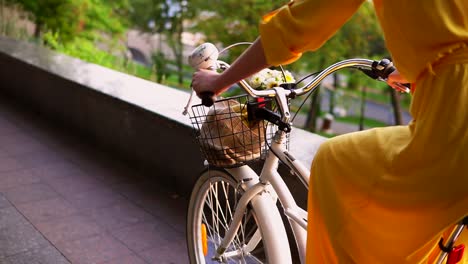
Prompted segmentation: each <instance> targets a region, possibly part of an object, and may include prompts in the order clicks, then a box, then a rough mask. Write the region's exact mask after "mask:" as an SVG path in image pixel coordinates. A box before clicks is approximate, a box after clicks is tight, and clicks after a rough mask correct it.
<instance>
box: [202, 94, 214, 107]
mask: <svg viewBox="0 0 468 264" xmlns="http://www.w3.org/2000/svg"><path fill="white" fill-rule="evenodd" d="M200 98H201V103H202V105H204V106H206V107H210V106H212V105H213V104H214V101H215V100H214V93H213V92H201V93H200Z"/></svg>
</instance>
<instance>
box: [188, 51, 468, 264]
mask: <svg viewBox="0 0 468 264" xmlns="http://www.w3.org/2000/svg"><path fill="white" fill-rule="evenodd" d="M204 45H205V46H204ZM232 46H233V45H232ZM213 47H214V46H212V45H211V44H203V45H202V46H200V47H198V48H197V49H195V50H194V52H193V53H192V56H193V57H195V58H196V59H195V60H196V61H197V62H196V63H193V64H192V65H194V66H195V67H197V66H200V65H201V67H205V68H209V67H210V68H212V69H219V70H225V69H227V68H228V67H229V64H227V63H226V62H223V61H221V60H218V54H217V53H216V52H217V51H215V50H213V49H214V48H213ZM228 48H229V47H228ZM344 68H355V69H358V70H360V71H362V72H364V73H365V74H366V75H368V76H369V77H371V78H373V79H377V80H381V81H384V80H385V79H386V78H387V76H388V74H390V73H391V72H392V71H393V70H394V67H393V64H392V63H391V62H390V61H389V60H387V59H383V60H380V61H374V60H367V59H348V60H343V61H340V62H337V63H335V64H333V65H331V66H329V67H327V68H326V69H324V70H323V71H321V72H319V73H317V74H311V75H308V76H306V78H303V79H301V80H300V81H298V82H296V83H284V84H281V85H279V86H277V87H273V88H271V89H267V90H255V89H253V88H252V87H251V86H250V85H249V84H248V83H247V82H246V80H242V81H241V82H239V86H240V87H242V88H243V90H244V91H245V92H246V93H247V94H245V95H240V96H237V97H232V98H226V99H221V100H217V101H213V100H212V96H213V95H212V94H209V93H205V94H202V104H198V105H194V106H192V112H191V114H190V119H191V122H192V124H193V126H194V128H195V131H196V138H197V140H198V142H199V144H200V148H201V151H202V153H203V155H204V157H205V158H206V160H207V161H208V162H206V164H205V165H208V166H207V168H206V169H205V171H203V172H202V173H201V175H200V177H199V178H198V180H197V181H196V183H195V185H194V188H193V190H192V194H191V197H190V202H189V208H188V214H187V245H188V251H189V257H190V262H191V263H280V264H285V263H291V261H292V256H291V249H290V244H289V241H288V235H287V231H286V228H285V223H284V222H283V218H282V216H281V213H282V214H283V215H284V216H286V218H287V219H288V222H289V225H290V228H291V230H292V233H293V239H294V240H295V245H296V247H297V251H298V255H299V259H300V262H301V263H304V262H305V250H306V235H307V233H306V232H307V212H306V211H305V210H304V209H302V208H300V207H299V206H298V205H297V204H296V201H295V199H294V197H293V195H292V194H291V191H290V190H289V189H288V187H287V185H286V183H285V182H284V180H283V178H282V177H281V175H280V174H279V172H278V170H277V169H278V165H279V163H280V162H281V163H282V164H284V165H285V166H287V168H289V169H290V171H291V173H292V174H294V175H295V176H297V177H298V178H299V180H300V181H301V182H302V183H303V184H304V186H305V188H308V183H309V174H310V173H309V170H308V169H307V168H306V167H305V166H304V165H303V164H302V163H301V162H300V161H299V160H297V159H296V158H294V156H293V155H292V154H291V153H290V152H289V151H288V145H287V143H288V137H287V136H288V134H289V132H290V131H291V123H290V121H291V113H290V108H289V105H290V100H291V99H293V98H296V97H298V96H301V95H305V94H308V93H312V92H313V91H314V90H315V89H316V88H317V87H318V85H319V84H320V83H321V82H322V81H323V79H324V78H325V77H326V76H328V75H330V74H332V73H334V72H336V71H338V70H340V69H344ZM307 78H312V79H311V80H310V81H308V82H307V83H306V84H305V85H303V86H302V87H298V86H299V85H300V82H302V81H304V80H305V79H307ZM206 106H211V107H210V108H207V107H206ZM186 109H187V108H186ZM219 109H221V110H219ZM245 113H247V117H245ZM220 122H225V123H223V124H220ZM226 123H227V125H226ZM207 124H211V125H207ZM229 124H230V125H229ZM239 124H240V125H239ZM252 124H254V125H253V126H252ZM236 125H239V126H240V128H239V127H237V128H236V129H237V130H236V129H233V127H234V126H236ZM207 126H208V127H209V129H208V130H207V129H206V127H207ZM216 129H218V130H223V133H224V134H223V133H219V131H218V132H213V130H215V131H216ZM226 130H227V131H228V132H229V130H231V131H230V133H226ZM252 131H253V132H252ZM262 134H263V136H260V135H262ZM226 142H228V143H229V144H230V146H229V147H223V143H226ZM258 160H262V161H263V166H262V168H261V172H260V175H258V174H257V173H256V172H255V171H254V169H253V168H252V167H251V166H250V165H251V164H252V163H253V162H256V161H258ZM278 201H279V205H280V206H281V207H282V210H281V212H280V210H279V209H278V207H277V204H278ZM467 224H468V217H466V218H465V219H464V220H462V221H461V222H460V224H459V225H458V226H457V227H456V229H455V230H454V232H453V233H452V235H451V236H450V238H449V239H448V240H447V241H446V242H445V243H443V242H444V241H443V240H441V241H440V243H439V246H440V248H441V251H442V253H441V254H440V256H439V259H438V260H437V263H438V264H439V263H443V261H444V260H445V259H446V258H448V262H447V263H451V264H453V263H456V262H458V261H459V259H461V255H462V251H463V250H462V247H461V246H454V244H455V241H456V239H457V238H458V237H459V235H460V234H461V232H462V231H463V230H464V228H465V226H466V225H467ZM460 252H461V254H460ZM447 256H448V257H447Z"/></svg>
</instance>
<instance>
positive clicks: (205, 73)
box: [192, 38, 270, 94]
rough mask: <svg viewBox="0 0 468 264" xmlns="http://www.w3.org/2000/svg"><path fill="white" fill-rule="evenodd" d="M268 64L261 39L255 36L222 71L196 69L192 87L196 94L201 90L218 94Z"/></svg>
mask: <svg viewBox="0 0 468 264" xmlns="http://www.w3.org/2000/svg"><path fill="white" fill-rule="evenodd" d="M268 66H270V65H268V63H267V61H266V58H265V54H264V52H263V46H262V42H261V39H260V38H257V40H255V42H254V43H253V44H252V45H251V46H250V47H249V48H247V49H246V50H245V51H244V52H243V53H242V54H241V55H240V56H239V58H237V59H236V60H235V61H234V63H233V64H232V65H231V67H229V68H228V69H227V70H226V71H224V72H223V73H221V74H219V73H217V72H214V71H210V70H203V69H200V70H198V71H196V72H195V73H194V74H193V78H192V88H193V89H194V90H195V92H196V93H197V94H200V93H201V92H213V93H214V94H220V93H222V92H224V91H225V90H227V89H228V88H229V87H230V86H231V85H233V84H235V83H237V82H239V81H241V80H242V79H245V78H247V77H249V76H251V75H252V74H254V73H256V72H259V71H260V70H262V69H264V68H267V67H268Z"/></svg>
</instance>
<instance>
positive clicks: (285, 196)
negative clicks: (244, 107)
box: [215, 59, 373, 263]
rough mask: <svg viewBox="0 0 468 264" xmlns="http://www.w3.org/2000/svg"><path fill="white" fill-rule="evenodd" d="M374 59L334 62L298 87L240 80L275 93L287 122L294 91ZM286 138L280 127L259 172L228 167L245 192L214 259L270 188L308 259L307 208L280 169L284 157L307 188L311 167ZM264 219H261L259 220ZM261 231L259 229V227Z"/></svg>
mask: <svg viewBox="0 0 468 264" xmlns="http://www.w3.org/2000/svg"><path fill="white" fill-rule="evenodd" d="M372 63H373V61H371V60H366V59H350V60H345V61H341V62H338V63H336V64H333V65H331V66H330V67H328V68H327V69H325V70H324V71H322V72H321V73H319V74H318V75H317V76H316V77H314V78H313V80H312V81H311V82H310V83H308V84H307V85H305V86H304V87H303V88H298V89H295V90H286V89H284V88H281V87H275V88H273V89H270V90H261V91H257V90H254V89H252V88H251V87H250V86H249V85H248V84H247V82H245V81H241V82H240V83H239V84H240V86H242V87H243V88H244V90H245V91H246V92H247V93H249V94H250V95H251V96H252V97H274V98H275V99H276V102H277V104H278V107H279V110H280V113H281V115H282V121H283V122H285V123H289V122H290V112H289V107H288V101H287V100H288V99H287V98H288V96H289V95H290V94H291V93H292V92H294V93H295V94H296V95H303V94H305V93H307V92H309V91H310V90H312V89H313V88H315V87H317V86H318V84H320V82H321V81H322V80H323V79H324V78H325V77H326V76H328V75H330V74H331V73H333V72H335V71H337V70H340V69H342V68H347V67H362V68H371V66H372ZM218 64H219V66H220V68H223V67H224V68H227V67H229V65H228V64H226V63H224V62H222V61H218ZM285 140H286V132H283V131H280V130H278V131H277V132H276V134H275V136H274V137H273V139H272V142H271V143H270V149H269V151H268V154H267V157H266V159H265V163H264V165H263V168H262V171H261V173H260V175H257V173H255V172H254V171H253V170H252V169H251V168H250V167H249V166H246V165H244V166H241V167H238V168H228V169H226V171H228V172H229V173H230V174H231V175H232V176H233V177H234V178H235V179H236V180H238V181H239V182H240V183H241V186H242V188H243V189H244V191H245V193H244V194H243V195H242V197H241V199H240V200H239V202H238V204H237V207H236V210H235V213H234V216H233V220H232V222H231V225H230V227H229V229H228V231H227V233H226V234H225V237H224V238H223V240H222V242H221V244H220V246H219V248H218V249H217V253H216V255H215V259H219V258H220V257H221V255H223V254H224V252H225V249H226V248H228V246H229V244H230V243H231V242H232V240H233V239H234V236H235V234H236V233H237V230H238V228H239V226H240V223H241V220H242V216H243V212H244V211H245V209H246V207H247V205H248V204H249V202H250V201H251V200H252V199H253V198H254V197H255V196H256V195H258V194H259V193H262V192H268V193H269V194H270V195H271V196H272V199H274V200H275V201H276V200H277V199H278V200H279V201H280V203H281V205H282V207H283V209H284V214H285V215H286V216H287V218H288V220H289V224H290V226H291V229H292V231H293V234H294V238H295V242H296V246H297V249H298V252H299V257H300V260H301V263H305V253H306V240H307V211H305V210H304V209H302V208H301V207H299V206H298V205H297V204H296V201H295V200H294V197H293V195H292V194H291V191H290V190H289V188H288V187H287V185H286V183H285V182H284V181H283V178H282V177H281V175H280V174H279V173H278V166H279V161H280V160H281V161H282V162H283V163H284V164H285V165H286V166H287V167H289V169H290V170H291V172H292V173H293V174H295V175H296V176H297V177H298V178H299V179H300V181H301V182H302V183H303V184H304V186H305V187H306V188H307V189H308V186H309V175H310V171H309V170H308V169H307V168H306V167H305V166H304V165H303V164H302V163H301V162H300V161H299V160H297V159H296V158H294V156H293V155H292V154H291V153H289V152H288V151H287V149H286V147H285V146H284V144H283V142H284V141H285ZM260 221H261V220H260ZM256 232H257V233H259V230H257V231H256ZM264 232H275V230H264ZM259 242H260V236H259V234H255V235H254V236H253V238H252V239H251V240H250V241H249V243H248V244H247V246H246V247H247V249H248V248H250V247H252V248H255V246H256V245H257V244H258V243H259Z"/></svg>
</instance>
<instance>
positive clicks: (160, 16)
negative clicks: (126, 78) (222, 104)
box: [130, 0, 197, 84]
mask: <svg viewBox="0 0 468 264" xmlns="http://www.w3.org/2000/svg"><path fill="white" fill-rule="evenodd" d="M196 10H197V9H196V8H191V2H190V1H187V0H134V1H132V2H131V13H130V20H131V22H132V24H133V25H134V26H136V27H137V28H139V29H140V30H142V31H145V32H150V33H152V34H154V33H158V34H159V36H160V39H161V38H164V40H165V41H166V42H167V44H168V46H169V47H170V48H171V50H172V53H173V55H174V58H175V64H176V67H177V75H178V83H179V84H182V83H183V77H184V76H183V65H184V62H185V58H184V56H183V50H184V45H183V43H182V33H184V32H185V22H186V21H188V20H191V19H192V18H193V17H195V15H196ZM159 48H161V46H159ZM158 54H162V53H161V50H158V51H157V52H156V54H154V55H153V58H155V59H156V61H155V63H156V62H157V61H159V60H162V59H164V58H160V55H158Z"/></svg>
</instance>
